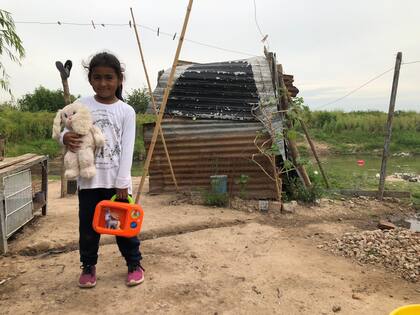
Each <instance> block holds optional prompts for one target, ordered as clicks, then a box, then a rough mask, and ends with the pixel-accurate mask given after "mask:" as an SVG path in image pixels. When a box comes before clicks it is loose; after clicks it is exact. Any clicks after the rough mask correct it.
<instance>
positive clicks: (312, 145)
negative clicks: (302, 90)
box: [299, 118, 330, 189]
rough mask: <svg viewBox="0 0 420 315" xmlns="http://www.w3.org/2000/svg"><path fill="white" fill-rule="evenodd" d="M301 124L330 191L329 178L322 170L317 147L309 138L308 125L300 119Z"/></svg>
mask: <svg viewBox="0 0 420 315" xmlns="http://www.w3.org/2000/svg"><path fill="white" fill-rule="evenodd" d="M299 122H300V124H301V126H302V129H303V132H304V133H305V137H306V140H307V141H308V143H309V146H310V147H311V150H312V154H313V155H314V157H315V160H316V162H317V163H318V167H319V171H320V172H321V175H322V178H323V179H324V182H325V186H326V187H327V188H328V189H329V188H330V184H329V183H328V179H327V176H325V173H324V169H323V168H322V165H321V162H320V160H319V157H318V153H317V152H316V149H315V145H314V143H313V142H312V139H311V137H310V136H309V132H308V128H306V124H305V122H304V121H303V120H302V119H300V118H299Z"/></svg>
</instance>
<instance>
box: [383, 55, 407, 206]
mask: <svg viewBox="0 0 420 315" xmlns="http://www.w3.org/2000/svg"><path fill="white" fill-rule="evenodd" d="M401 60H402V53H401V52H398V54H397V58H396V60H395V69H394V79H393V81H392V90H391V99H390V101H389V110H388V121H387V124H386V135H385V142H384V151H383V153H382V164H381V175H380V178H379V191H378V198H379V200H382V199H383V197H384V189H385V177H386V162H387V159H388V155H389V144H390V142H391V135H392V120H393V118H394V109H395V99H396V97H397V89H398V79H399V77H400V68H401Z"/></svg>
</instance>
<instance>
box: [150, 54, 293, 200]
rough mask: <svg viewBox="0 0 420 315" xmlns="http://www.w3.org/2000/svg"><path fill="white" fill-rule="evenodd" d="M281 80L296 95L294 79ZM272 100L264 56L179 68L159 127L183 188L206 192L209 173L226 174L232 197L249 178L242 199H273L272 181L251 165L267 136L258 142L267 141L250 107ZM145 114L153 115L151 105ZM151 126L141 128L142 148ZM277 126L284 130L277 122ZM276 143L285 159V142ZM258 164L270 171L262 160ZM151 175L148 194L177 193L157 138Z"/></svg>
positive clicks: (161, 84)
mask: <svg viewBox="0 0 420 315" xmlns="http://www.w3.org/2000/svg"><path fill="white" fill-rule="evenodd" d="M169 73H170V69H168V70H166V71H165V72H164V73H163V74H162V75H161V76H160V77H159V80H158V85H157V87H156V89H155V91H154V97H155V100H156V103H157V104H161V102H162V97H163V93H164V89H165V87H166V82H167V79H168V77H169ZM284 79H285V82H286V86H287V88H288V90H289V91H290V93H291V94H292V96H296V94H297V93H298V90H297V89H296V88H295V87H294V86H293V77H292V76H290V75H286V76H284ZM270 97H274V89H273V79H272V75H271V72H270V67H269V63H268V62H267V59H266V58H265V57H255V58H250V59H244V60H237V61H227V62H217V63H207V64H192V63H187V64H180V65H179V66H178V67H177V70H176V75H175V79H174V83H173V86H172V90H171V93H170V95H169V98H168V103H167V106H166V110H165V115H164V120H163V121H162V128H163V133H164V136H165V140H166V144H167V148H168V151H169V154H170V157H171V162H172V166H173V169H174V173H175V176H176V179H177V182H178V186H179V187H180V188H181V190H187V191H190V190H195V189H200V188H204V189H208V188H209V187H210V176H211V175H227V176H228V193H229V194H230V195H235V194H238V193H239V191H240V185H239V182H238V179H239V178H240V176H241V175H247V176H248V180H247V183H246V184H245V187H244V188H245V194H244V195H245V198H270V199H271V198H273V199H274V198H275V196H276V192H275V186H274V182H272V181H271V180H270V179H269V178H268V177H267V176H266V175H265V174H264V173H263V172H262V171H261V169H260V168H259V167H258V166H257V165H256V164H255V163H254V162H253V161H251V157H252V154H254V153H257V149H256V147H255V145H254V139H255V137H256V135H257V133H258V132H263V133H265V135H264V136H263V137H262V138H261V139H260V141H264V140H267V139H269V136H268V134H267V133H266V132H265V130H264V126H263V125H262V123H261V122H259V121H258V120H257V119H256V117H255V113H253V110H252V109H253V108H255V106H256V105H257V104H258V103H259V101H260V100H261V99H267V98H270ZM276 110H277V109H276V108H273V111H276ZM148 112H150V113H152V109H151V105H150V106H149V109H148ZM153 127H154V124H149V125H146V126H145V130H144V136H145V143H146V149H148V147H149V145H150V140H151V137H152V133H153ZM276 128H277V129H280V130H282V122H281V120H279V121H278V122H277V126H276ZM280 145H281V151H282V155H283V156H284V154H285V153H284V146H283V143H281V144H280ZM258 161H259V162H260V163H261V164H262V165H263V166H264V167H265V168H266V169H267V170H268V171H269V172H270V171H271V167H270V165H269V163H268V161H267V160H266V159H265V158H262V157H261V159H258ZM149 175H150V178H149V187H150V189H149V191H150V193H162V192H166V191H174V190H175V186H174V184H173V181H172V177H171V173H170V169H169V166H168V161H167V159H166V155H165V152H164V149H163V146H162V143H161V142H160V137H158V142H157V143H156V147H155V151H154V154H153V158H152V161H151V165H150V168H149Z"/></svg>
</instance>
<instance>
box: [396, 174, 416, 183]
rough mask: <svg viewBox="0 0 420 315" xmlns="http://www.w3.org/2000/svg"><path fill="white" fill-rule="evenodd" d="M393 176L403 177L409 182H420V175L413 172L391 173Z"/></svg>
mask: <svg viewBox="0 0 420 315" xmlns="http://www.w3.org/2000/svg"><path fill="white" fill-rule="evenodd" d="M391 177H392V178H398V179H403V180H406V181H409V182H413V183H416V182H417V183H418V182H420V175H417V174H413V173H394V174H392V175H391Z"/></svg>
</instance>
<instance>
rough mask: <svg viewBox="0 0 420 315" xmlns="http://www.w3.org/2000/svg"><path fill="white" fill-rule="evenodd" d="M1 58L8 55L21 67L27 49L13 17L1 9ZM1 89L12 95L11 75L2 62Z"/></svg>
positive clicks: (0, 70) (0, 63) (0, 65)
mask: <svg viewBox="0 0 420 315" xmlns="http://www.w3.org/2000/svg"><path fill="white" fill-rule="evenodd" d="M0 27H1V29H0V56H2V55H3V54H6V55H7V56H8V57H9V59H10V60H12V61H13V62H16V63H18V64H19V65H20V61H21V59H22V58H23V57H25V49H24V48H23V45H22V40H21V39H20V38H19V36H18V35H17V34H16V28H15V23H14V21H13V18H12V15H11V14H10V13H9V12H7V11H5V10H1V9H0ZM0 72H1V77H0V88H1V89H3V90H5V91H8V92H9V93H10V94H12V91H11V90H10V88H9V75H8V74H7V72H6V69H5V68H4V65H3V63H2V62H1V61H0Z"/></svg>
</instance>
